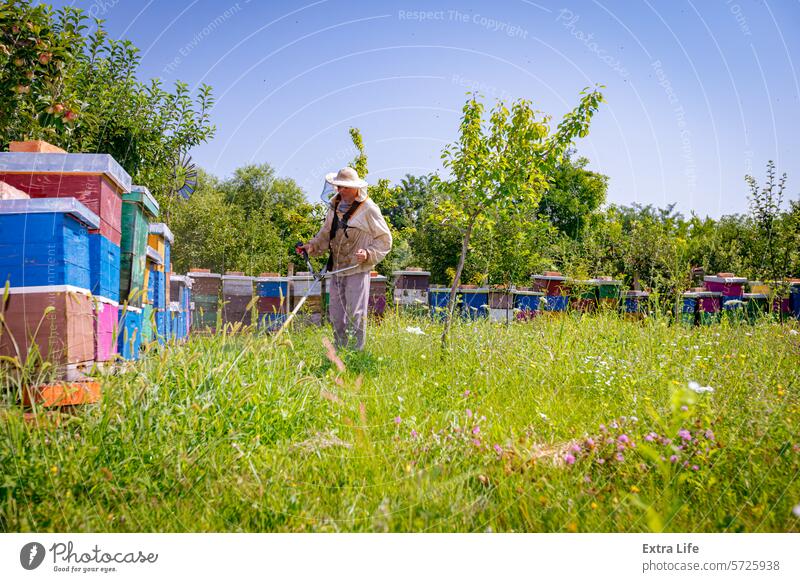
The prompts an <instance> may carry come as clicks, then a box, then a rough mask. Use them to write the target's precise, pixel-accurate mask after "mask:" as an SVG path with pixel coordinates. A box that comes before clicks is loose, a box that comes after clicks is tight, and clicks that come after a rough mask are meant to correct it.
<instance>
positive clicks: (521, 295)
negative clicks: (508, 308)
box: [512, 289, 552, 319]
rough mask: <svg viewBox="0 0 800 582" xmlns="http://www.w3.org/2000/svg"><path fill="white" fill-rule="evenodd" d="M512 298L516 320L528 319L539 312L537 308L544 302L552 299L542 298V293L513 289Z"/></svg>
mask: <svg viewBox="0 0 800 582" xmlns="http://www.w3.org/2000/svg"><path fill="white" fill-rule="evenodd" d="M512 295H513V297H514V309H515V310H516V311H517V318H518V319H525V318H528V317H530V316H532V315H534V314H535V313H537V312H538V311H539V307H540V306H541V305H543V304H544V303H545V302H547V301H549V300H550V299H552V297H546V298H545V297H544V293H540V292H539V291H527V290H523V289H514V290H513V291H512Z"/></svg>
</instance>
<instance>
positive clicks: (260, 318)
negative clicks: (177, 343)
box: [187, 269, 386, 333]
mask: <svg viewBox="0 0 800 582" xmlns="http://www.w3.org/2000/svg"><path fill="white" fill-rule="evenodd" d="M187 276H188V278H190V279H191V280H192V295H191V300H192V305H193V319H192V321H193V325H192V328H193V329H194V330H198V331H208V332H212V333H213V332H215V331H216V330H217V327H218V326H219V325H220V324H222V325H225V324H234V323H241V324H243V325H256V326H258V327H260V328H263V329H267V330H274V329H277V328H278V327H280V326H281V325H282V324H283V322H284V321H286V318H287V316H288V314H289V313H290V312H291V311H292V310H293V309H294V307H295V306H296V305H297V304H298V302H299V301H300V300H301V298H303V297H306V300H305V302H304V304H303V308H302V311H301V312H300V314H299V317H298V319H299V320H300V321H305V322H308V323H315V324H319V323H321V322H322V320H323V319H324V316H323V314H324V313H326V311H327V308H328V304H329V302H330V292H329V289H328V287H327V285H326V282H325V281H316V280H314V278H313V276H312V275H311V274H310V273H307V272H301V273H297V274H295V275H292V276H290V277H289V276H281V275H279V274H277V273H262V274H261V275H260V276H258V277H251V276H246V275H245V274H244V273H242V272H237V271H227V272H226V273H225V274H224V275H222V274H219V273H212V272H211V271H210V270H209V269H190V270H189V273H188V275H187ZM369 308H370V311H371V313H373V314H375V315H382V314H383V312H384V310H385V308H386V277H384V276H381V275H379V274H378V273H372V276H371V278H370V296H369Z"/></svg>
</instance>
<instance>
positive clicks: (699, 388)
mask: <svg viewBox="0 0 800 582" xmlns="http://www.w3.org/2000/svg"><path fill="white" fill-rule="evenodd" d="M689 390H694V391H695V392H697V393H698V394H702V393H703V392H713V391H714V389H713V388H712V387H711V386H700V384H699V383H697V382H689Z"/></svg>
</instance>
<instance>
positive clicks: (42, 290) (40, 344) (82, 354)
mask: <svg viewBox="0 0 800 582" xmlns="http://www.w3.org/2000/svg"><path fill="white" fill-rule="evenodd" d="M4 318H5V327H6V330H5V331H4V333H2V334H0V355H4V356H11V357H16V356H17V355H18V354H17V352H16V349H15V347H14V342H13V341H12V338H13V340H14V341H15V342H16V344H17V346H18V347H19V351H20V353H19V356H20V359H21V361H22V362H23V363H24V362H26V361H27V360H28V357H29V355H31V354H32V353H33V352H32V351H31V350H33V349H34V348H35V349H38V352H39V354H40V355H41V357H42V359H43V360H45V361H49V362H52V363H54V364H56V365H64V364H77V363H87V362H93V361H94V355H95V344H94V309H93V304H92V297H91V294H90V293H89V291H88V290H87V289H82V288H79V287H73V286H70V285H52V286H39V287H16V288H10V289H9V296H8V300H7V302H6V305H5V311H4ZM34 334H35V335H34Z"/></svg>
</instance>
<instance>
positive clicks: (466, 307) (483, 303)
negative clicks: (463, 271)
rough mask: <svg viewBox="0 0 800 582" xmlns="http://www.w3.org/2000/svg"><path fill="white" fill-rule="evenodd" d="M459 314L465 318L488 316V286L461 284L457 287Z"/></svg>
mask: <svg viewBox="0 0 800 582" xmlns="http://www.w3.org/2000/svg"><path fill="white" fill-rule="evenodd" d="M458 298H459V300H460V301H459V304H460V306H461V315H462V316H463V317H465V318H467V319H479V318H483V317H488V316H489V288H488V287H473V286H470V285H462V286H461V287H459V288H458Z"/></svg>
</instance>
